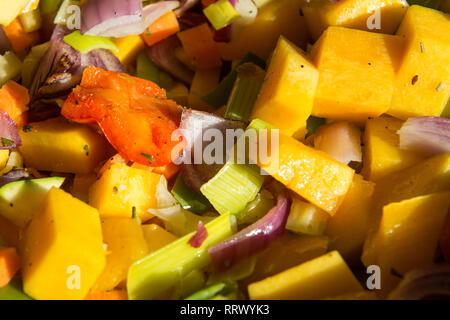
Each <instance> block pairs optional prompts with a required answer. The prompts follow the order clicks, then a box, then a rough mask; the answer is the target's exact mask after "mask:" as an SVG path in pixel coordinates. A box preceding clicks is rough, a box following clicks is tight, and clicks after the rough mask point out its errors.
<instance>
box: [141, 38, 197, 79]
mask: <svg viewBox="0 0 450 320" xmlns="http://www.w3.org/2000/svg"><path fill="white" fill-rule="evenodd" d="M179 46H180V41H179V40H178V38H177V37H176V36H172V37H169V38H167V39H164V40H162V41H159V42H158V43H156V44H154V45H153V46H151V47H147V48H146V51H147V55H148V57H149V58H150V59H151V60H152V61H153V62H154V63H155V64H156V65H157V66H158V67H159V68H161V69H163V70H164V71H166V72H168V73H170V74H171V75H172V76H174V77H175V78H177V79H178V80H180V81H182V82H184V83H185V84H190V83H191V82H192V78H193V77H194V73H193V72H192V70H190V69H188V67H186V66H185V65H184V64H183V63H181V62H180V60H178V59H177V57H175V53H174V52H175V48H177V47H179Z"/></svg>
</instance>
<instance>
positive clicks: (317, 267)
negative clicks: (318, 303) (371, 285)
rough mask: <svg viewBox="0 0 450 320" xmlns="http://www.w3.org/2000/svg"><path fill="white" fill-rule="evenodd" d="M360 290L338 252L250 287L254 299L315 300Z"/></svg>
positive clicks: (249, 291)
mask: <svg viewBox="0 0 450 320" xmlns="http://www.w3.org/2000/svg"><path fill="white" fill-rule="evenodd" d="M361 290H362V287H361V285H360V284H359V282H358V280H357V279H356V278H355V276H354V275H353V273H352V272H351V270H350V269H349V267H348V266H347V264H346V263H345V261H344V259H342V257H341V255H340V254H339V253H338V252H337V251H332V252H329V253H327V254H325V255H323V256H320V257H318V258H315V259H314V260H310V261H307V262H305V263H303V264H301V265H299V266H297V267H293V268H291V269H288V270H286V271H283V272H281V273H279V274H277V275H274V276H272V277H269V278H266V279H264V280H261V281H259V282H255V283H252V284H250V285H249V286H248V294H249V296H250V299H252V300H316V299H324V298H328V297H333V296H336V295H340V294H345V293H352V292H357V291H361Z"/></svg>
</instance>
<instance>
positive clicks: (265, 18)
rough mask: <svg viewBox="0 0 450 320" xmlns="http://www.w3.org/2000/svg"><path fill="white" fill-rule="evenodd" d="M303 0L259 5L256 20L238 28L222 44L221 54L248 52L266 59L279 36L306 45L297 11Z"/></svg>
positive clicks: (236, 55) (231, 56)
mask: <svg viewBox="0 0 450 320" xmlns="http://www.w3.org/2000/svg"><path fill="white" fill-rule="evenodd" d="M303 1H304V0H275V1H271V2H270V3H268V4H267V5H266V6H264V7H262V8H260V9H259V11H258V15H257V16H256V18H255V20H253V21H252V22H251V23H250V24H247V25H246V26H245V27H244V28H243V29H242V30H238V32H240V33H239V34H238V36H237V38H236V39H234V40H233V41H231V42H229V43H222V44H221V52H222V58H223V59H224V60H241V59H242V58H244V57H245V55H247V53H249V52H251V53H253V54H256V55H257V56H259V57H260V58H262V59H267V58H269V56H270V54H271V53H272V51H273V49H274V48H275V46H276V44H277V41H278V38H279V37H280V36H284V37H286V38H287V39H289V40H290V41H292V42H293V43H295V44H296V45H298V46H301V47H305V46H306V42H307V41H308V31H307V28H306V23H305V19H304V17H302V16H301V15H300V14H299V12H300V7H301V5H302V3H303Z"/></svg>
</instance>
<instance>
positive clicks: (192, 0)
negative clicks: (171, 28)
mask: <svg viewBox="0 0 450 320" xmlns="http://www.w3.org/2000/svg"><path fill="white" fill-rule="evenodd" d="M199 2H200V0H181V5H180V7H179V8H178V9H177V10H175V14H176V15H177V16H178V17H179V16H182V15H183V14H184V13H185V12H186V11H188V10H189V9H191V8H192V7H194V6H195V5H197V4H198V3H199Z"/></svg>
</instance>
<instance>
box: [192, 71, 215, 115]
mask: <svg viewBox="0 0 450 320" xmlns="http://www.w3.org/2000/svg"><path fill="white" fill-rule="evenodd" d="M219 80H220V68H214V69H198V70H197V71H196V72H195V75H194V79H193V80H192V84H191V88H190V90H189V95H188V105H189V107H192V108H195V109H198V110H205V111H208V110H212V108H211V106H210V105H209V104H208V103H207V102H205V101H203V96H205V95H207V94H208V93H210V92H211V91H213V90H214V89H215V88H216V87H217V85H218V84H219Z"/></svg>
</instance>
